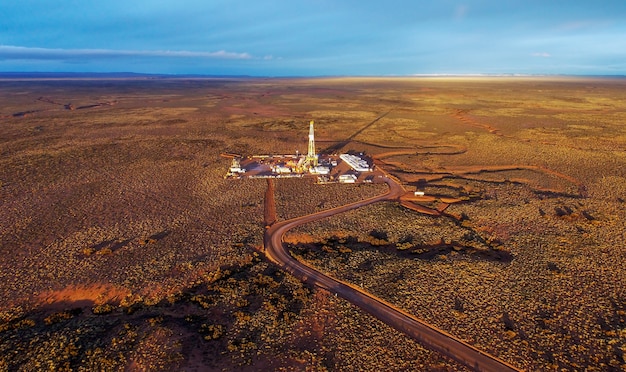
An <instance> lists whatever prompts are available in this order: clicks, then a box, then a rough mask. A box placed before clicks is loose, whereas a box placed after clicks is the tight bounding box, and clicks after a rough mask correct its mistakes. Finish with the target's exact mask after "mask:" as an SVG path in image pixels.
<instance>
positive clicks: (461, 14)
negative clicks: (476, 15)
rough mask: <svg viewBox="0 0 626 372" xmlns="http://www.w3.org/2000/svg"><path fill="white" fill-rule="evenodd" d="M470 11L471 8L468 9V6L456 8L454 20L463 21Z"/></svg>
mask: <svg viewBox="0 0 626 372" xmlns="http://www.w3.org/2000/svg"><path fill="white" fill-rule="evenodd" d="M468 10H469V8H468V7H467V5H459V6H457V7H456V9H455V10H454V18H456V19H463V18H465V15H466V14H467V11H468Z"/></svg>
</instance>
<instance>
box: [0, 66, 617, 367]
mask: <svg viewBox="0 0 626 372" xmlns="http://www.w3.org/2000/svg"><path fill="white" fill-rule="evenodd" d="M0 102H1V104H0V253H1V255H0V298H2V299H3V301H1V302H0V371H1V370H43V369H46V370H53V369H54V370H85V371H87V370H185V371H200V370H232V369H237V370H251V371H252V370H259V369H263V370H381V369H384V370H442V371H448V370H465V367H463V366H460V365H458V364H456V363H454V362H453V361H450V360H448V359H446V358H444V357H442V356H440V355H438V354H437V353H434V352H431V351H429V350H427V349H425V348H423V347H422V346H421V345H420V344H419V343H417V342H415V341H413V340H411V339H409V338H408V337H406V336H404V335H403V334H402V333H400V332H398V331H396V330H394V329H392V328H390V327H388V326H386V325H384V324H383V323H381V322H379V321H377V320H376V319H375V318H372V317H370V316H369V315H367V314H365V313H363V312H362V311H360V310H359V309H358V308H355V307H353V306H352V305H350V304H349V303H348V302H346V301H344V300H342V299H340V298H336V297H335V296H333V295H332V294H330V293H328V292H325V291H323V290H319V289H315V288H310V287H308V286H306V285H304V284H302V283H300V282H299V281H297V280H296V279H294V278H293V277H291V276H289V275H288V274H284V273H282V272H281V271H280V270H278V269H277V268H276V267H274V266H273V265H272V264H270V263H268V262H266V261H264V259H263V255H262V254H260V253H258V251H259V250H260V249H261V248H262V244H263V232H264V211H263V197H264V193H265V189H266V182H265V181H264V180H225V179H224V178H223V176H224V174H225V172H226V170H227V169H228V167H229V165H230V159H228V158H226V157H223V156H220V154H227V153H231V154H242V155H252V154H267V153H276V154H277V153H283V154H289V153H295V151H296V150H298V151H300V152H301V153H302V152H305V151H306V147H307V143H306V140H307V134H308V123H309V121H310V120H314V121H315V123H316V140H317V146H318V149H320V150H321V151H329V152H331V151H332V152H336V151H349V150H354V151H358V152H365V153H367V154H368V155H370V156H372V157H373V158H374V159H375V162H376V165H377V167H379V168H382V169H384V170H385V171H386V172H388V173H389V175H390V176H392V177H394V178H395V179H397V180H398V181H399V182H401V183H402V184H403V185H405V187H406V189H407V190H409V191H411V192H412V191H413V190H414V191H420V192H423V193H424V195H423V196H417V195H416V196H415V197H408V198H403V199H402V200H398V202H385V203H379V204H375V205H371V206H368V207H364V208H362V209H359V210H356V211H352V212H348V213H346V214H342V215H337V216H334V217H331V218H329V219H326V220H322V221H319V222H316V223H312V224H308V225H304V226H302V227H299V228H297V229H296V230H293V231H292V232H290V233H289V234H288V235H287V236H286V238H285V240H286V242H287V243H288V244H289V245H290V247H291V251H292V253H293V255H294V256H295V257H296V258H298V259H299V260H303V261H305V262H307V263H309V264H310V265H312V266H314V267H316V268H318V269H319V270H321V271H323V272H325V273H328V274H330V275H331V276H334V277H337V278H340V279H343V280H346V281H349V282H351V283H353V284H356V285H359V286H362V287H363V288H365V289H367V290H368V291H369V292H371V293H373V294H375V295H377V296H379V297H381V298H383V299H385V300H387V301H389V302H392V303H393V304H395V305H397V306H399V307H401V308H403V309H405V310H406V311H408V312H410V313H412V314H414V315H416V316H418V317H419V318H422V319H424V320H425V321H427V322H429V323H431V324H433V325H435V326H437V327H439V328H441V329H443V330H445V331H447V332H449V333H451V334H453V335H455V336H457V337H459V338H461V339H463V340H466V341H467V342H469V343H471V344H473V345H475V346H476V347H479V348H481V349H484V350H485V351H488V352H489V353H491V354H494V355H496V356H498V357H500V358H501V359H503V360H505V361H507V362H509V363H511V364H513V365H514V366H517V367H519V368H521V369H524V370H563V369H565V370H615V371H620V370H625V369H626V361H625V358H626V357H625V356H624V353H625V352H626V289H625V288H626V270H625V269H624V267H623V262H624V258H625V257H626V245H625V242H626V226H625V225H624V222H623V221H624V220H626V213H625V212H624V207H625V206H626V125H625V123H626V80H624V79H609V78H560V77H542V78H540V77H534V78H531V77H506V78H504V77H503V78H487V77H481V78H328V79H322V78H319V79H226V78H223V79H168V78H155V79H146V78H135V79H58V80H56V79H48V80H14V79H13V80H10V79H9V80H3V81H2V82H1V85H0ZM275 181H276V182H275V187H276V188H275V197H276V209H277V213H278V218H279V219H288V218H293V217H297V216H303V215H306V214H309V213H313V212H316V211H319V210H322V209H327V208H332V207H334V206H338V205H342V204H345V203H348V202H351V201H357V200H360V199H364V198H366V197H369V196H373V195H376V194H379V193H382V192H384V191H385V186H383V185H376V184H372V185H368V184H358V185H340V184H332V185H317V184H315V183H314V180H312V179H285V180H275ZM427 211H437V212H438V213H436V214H432V213H431V214H429V213H424V212H427Z"/></svg>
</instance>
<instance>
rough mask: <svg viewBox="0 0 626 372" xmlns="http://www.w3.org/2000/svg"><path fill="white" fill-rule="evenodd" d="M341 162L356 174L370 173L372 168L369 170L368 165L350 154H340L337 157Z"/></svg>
mask: <svg viewBox="0 0 626 372" xmlns="http://www.w3.org/2000/svg"><path fill="white" fill-rule="evenodd" d="M339 157H340V158H341V160H343V161H345V162H346V163H348V165H350V167H352V169H354V170H355V171H357V172H371V171H372V168H370V165H369V163H368V162H367V161H366V160H364V159H361V158H360V157H359V156H356V155H351V154H341V155H339Z"/></svg>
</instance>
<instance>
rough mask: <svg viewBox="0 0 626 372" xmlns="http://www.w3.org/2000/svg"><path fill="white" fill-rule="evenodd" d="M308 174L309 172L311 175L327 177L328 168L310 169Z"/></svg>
mask: <svg viewBox="0 0 626 372" xmlns="http://www.w3.org/2000/svg"><path fill="white" fill-rule="evenodd" d="M309 172H311V174H321V175H327V174H330V168H328V167H324V166H322V165H318V166H316V167H311V168H310V169H309Z"/></svg>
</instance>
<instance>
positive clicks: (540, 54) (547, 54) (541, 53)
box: [530, 52, 552, 58]
mask: <svg viewBox="0 0 626 372" xmlns="http://www.w3.org/2000/svg"><path fill="white" fill-rule="evenodd" d="M530 55H531V56H533V57H542V58H550V57H552V55H551V54H550V53H547V52H535V53H531V54H530Z"/></svg>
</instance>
